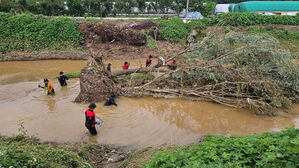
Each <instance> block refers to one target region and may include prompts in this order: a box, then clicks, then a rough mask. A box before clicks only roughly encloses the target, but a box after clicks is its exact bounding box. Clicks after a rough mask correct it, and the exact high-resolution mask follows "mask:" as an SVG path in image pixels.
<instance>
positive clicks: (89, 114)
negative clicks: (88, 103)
mask: <svg viewBox="0 0 299 168" xmlns="http://www.w3.org/2000/svg"><path fill="white" fill-rule="evenodd" d="M85 119H86V120H85V127H86V128H87V129H88V130H89V132H90V133H91V135H97V130H96V127H95V121H96V120H95V113H94V112H93V110H91V109H87V110H86V111H85Z"/></svg>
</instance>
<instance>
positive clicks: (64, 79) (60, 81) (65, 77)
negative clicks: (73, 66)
mask: <svg viewBox="0 0 299 168" xmlns="http://www.w3.org/2000/svg"><path fill="white" fill-rule="evenodd" d="M66 80H69V78H68V77H67V76H65V75H62V76H59V78H58V81H59V83H60V85H61V86H66V85H67V83H66Z"/></svg>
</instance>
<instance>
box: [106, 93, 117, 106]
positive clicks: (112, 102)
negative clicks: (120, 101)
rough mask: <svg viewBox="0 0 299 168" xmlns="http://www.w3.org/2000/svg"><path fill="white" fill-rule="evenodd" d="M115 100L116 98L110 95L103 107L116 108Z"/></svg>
mask: <svg viewBox="0 0 299 168" xmlns="http://www.w3.org/2000/svg"><path fill="white" fill-rule="evenodd" d="M115 98H116V96H115V95H114V94H112V95H111V96H110V98H109V99H108V100H107V101H106V102H105V104H104V106H110V105H114V106H117V104H116V103H115V101H114V99H115Z"/></svg>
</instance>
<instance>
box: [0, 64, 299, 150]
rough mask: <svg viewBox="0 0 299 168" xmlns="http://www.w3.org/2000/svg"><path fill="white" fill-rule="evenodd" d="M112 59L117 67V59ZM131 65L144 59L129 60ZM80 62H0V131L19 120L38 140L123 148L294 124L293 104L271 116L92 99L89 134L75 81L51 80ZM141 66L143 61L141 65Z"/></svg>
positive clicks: (159, 101) (165, 102)
mask: <svg viewBox="0 0 299 168" xmlns="http://www.w3.org/2000/svg"><path fill="white" fill-rule="evenodd" d="M108 62H109V63H112V69H113V70H114V69H121V65H122V64H123V62H124V61H123V60H122V61H117V60H114V61H105V63H108ZM129 62H131V66H132V67H139V66H140V64H142V65H143V64H144V62H145V61H144V59H140V60H131V61H129ZM85 65H86V61H63V60H51V61H28V62H0V133H1V134H3V135H12V134H17V133H18V128H19V125H18V124H20V123H22V122H23V123H24V124H23V125H24V127H25V129H26V130H27V131H28V133H29V134H30V135H36V136H37V137H38V138H40V139H41V141H55V142H59V143H65V142H87V141H90V142H98V143H104V144H116V145H126V146H153V145H161V144H187V143H192V142H196V141H198V140H199V139H200V137H202V135H205V134H221V133H226V134H229V135H232V134H235V135H248V134H249V133H261V132H265V131H277V130H281V129H284V128H285V127H290V126H292V125H295V127H297V128H298V127H299V117H298V114H299V105H298V104H297V105H294V107H293V111H294V114H283V115H279V116H277V117H262V116H256V115H254V114H253V112H250V111H248V110H244V109H239V110H238V109H234V108H230V107H226V106H223V105H219V104H214V103H209V102H192V101H187V100H182V99H178V98H168V99H165V98H125V97H119V98H117V99H116V102H117V103H118V106H117V107H114V106H113V107H104V106H103V104H104V102H99V103H97V106H98V107H97V108H96V110H95V112H96V116H97V117H99V118H101V119H102V120H103V121H104V122H103V124H102V125H101V126H100V127H99V126H97V130H98V132H99V134H98V135H97V136H95V137H91V136H89V133H88V131H87V129H86V128H85V127H84V119H85V118H84V111H85V110H86V108H87V106H88V105H87V104H76V103H74V102H73V100H74V99H75V97H76V96H77V95H78V93H79V90H80V84H79V80H78V79H70V80H69V81H68V86H67V87H60V86H59V84H58V81H57V79H56V78H55V77H56V76H57V74H58V72H59V71H64V72H71V71H78V70H80V69H82V68H83V67H84V66H85ZM143 66H144V65H143ZM43 78H49V79H50V81H53V82H54V87H55V91H56V95H54V96H47V95H46V93H45V92H44V91H43V90H41V89H39V88H37V85H38V84H40V83H41V82H42V79H43Z"/></svg>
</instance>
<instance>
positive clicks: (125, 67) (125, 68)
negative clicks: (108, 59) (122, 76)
mask: <svg viewBox="0 0 299 168" xmlns="http://www.w3.org/2000/svg"><path fill="white" fill-rule="evenodd" d="M129 66H130V64H129V63H128V62H127V61H126V62H125V63H124V65H123V70H127V69H129Z"/></svg>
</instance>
